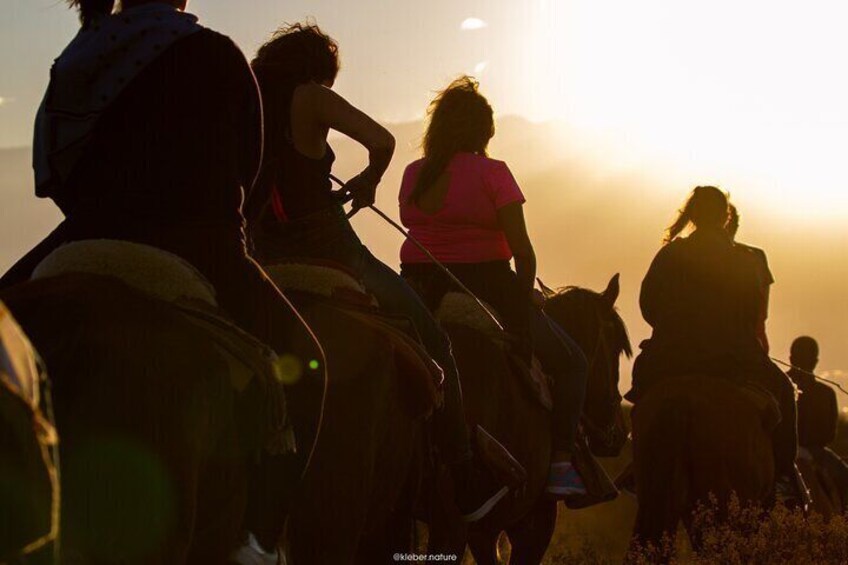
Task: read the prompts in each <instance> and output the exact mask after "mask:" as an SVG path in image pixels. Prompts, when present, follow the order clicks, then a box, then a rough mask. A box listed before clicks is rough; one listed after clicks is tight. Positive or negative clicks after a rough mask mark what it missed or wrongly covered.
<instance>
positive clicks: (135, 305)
mask: <svg viewBox="0 0 848 565" xmlns="http://www.w3.org/2000/svg"><path fill="white" fill-rule="evenodd" d="M151 273H153V274H155V276H151ZM0 298H2V300H3V301H4V302H5V303H6V305H7V306H8V308H9V310H10V311H11V312H12V313H13V314H14V315H15V317H16V319H17V320H18V321H19V323H20V324H21V326H22V328H23V329H24V331H25V332H26V334H27V335H28V336H29V337H30V339H31V340H32V342H33V344H34V345H35V347H36V348H37V349H38V351H39V352H40V353H41V355H42V356H43V358H44V361H45V363H46V366H47V367H48V369H49V371H50V374H51V379H52V382H53V390H54V406H55V421H56V426H57V429H58V433H59V436H60V438H61V442H60V450H59V451H60V456H61V461H62V474H61V492H62V507H61V523H62V529H61V536H60V538H61V539H60V542H61V555H62V559H63V560H64V561H68V562H70V561H74V562H76V561H77V560H78V561H80V562H97V563H104V564H108V563H140V562H144V563H162V564H164V563H168V564H173V563H177V564H179V563H187V562H190V563H226V562H228V561H229V557H230V555H231V554H232V553H233V552H234V551H236V550H237V549H238V548H239V547H240V546H241V545H242V544H243V543H244V536H245V533H244V524H243V522H244V515H245V506H246V502H247V484H248V471H249V466H250V465H251V461H253V458H254V457H256V455H257V454H258V453H260V452H261V451H262V450H263V449H264V447H265V445H266V443H268V442H271V441H272V440H278V439H280V438H279V437H278V435H277V432H276V431H277V430H280V429H281V428H282V426H281V423H282V420H281V417H282V415H283V409H284V406H283V404H282V396H281V391H280V392H279V393H278V392H276V391H277V390H278V385H277V383H276V381H275V380H274V376H273V371H274V368H275V365H274V363H273V354H272V353H271V352H270V350H267V349H266V348H265V347H264V346H263V345H262V344H260V343H258V342H256V341H255V340H253V339H252V338H251V337H250V336H247V335H246V334H244V333H243V332H239V331H238V330H236V329H235V328H234V327H232V325H231V324H230V323H229V322H228V321H227V320H226V319H225V318H223V317H222V315H221V313H220V312H219V311H218V310H217V308H216V306H215V299H214V291H213V290H212V289H211V286H210V285H209V284H208V282H206V281H205V279H203V277H202V276H201V275H200V274H199V273H197V272H196V271H195V270H194V269H193V267H191V266H190V265H188V264H187V263H185V262H184V261H182V259H180V258H178V257H176V256H173V255H171V254H169V253H166V252H164V251H160V250H157V249H154V248H150V247H147V246H143V245H139V244H134V243H129V242H117V241H106V240H97V241H82V242H75V243H70V244H66V245H64V246H62V247H60V248H58V249H57V250H56V251H54V252H53V253H52V254H51V255H49V256H48V257H47V258H46V259H45V260H44V261H42V263H41V264H40V265H39V266H38V268H36V270H35V274H34V275H33V279H32V280H30V281H28V282H24V283H21V284H18V285H16V286H12V287H9V288H6V289H3V290H2V292H0ZM280 446H281V448H284V447H285V442H284V441H283V442H282V443H281V444H280Z"/></svg>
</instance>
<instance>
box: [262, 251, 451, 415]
mask: <svg viewBox="0 0 848 565" xmlns="http://www.w3.org/2000/svg"><path fill="white" fill-rule="evenodd" d="M264 269H265V271H266V272H267V273H268V275H269V276H270V277H271V280H272V281H274V284H276V285H277V286H278V287H279V288H280V289H281V290H284V291H286V292H289V293H291V292H296V293H300V294H302V295H304V296H306V297H308V298H313V299H314V298H317V299H319V300H324V301H327V302H329V303H330V305H331V307H332V308H338V309H340V310H342V311H344V313H345V314H346V315H348V316H351V317H353V318H355V319H356V320H357V321H358V322H359V323H361V324H363V325H365V326H367V327H368V328H370V329H371V330H374V331H376V332H377V333H378V334H380V335H381V336H382V337H383V339H384V340H385V342H386V344H387V346H389V347H391V348H392V351H393V354H394V363H395V367H396V368H397V370H398V374H400V375H402V376H403V377H404V378H405V383H406V386H404V387H402V389H401V390H402V393H403V394H404V399H405V403H406V405H407V406H408V407H409V409H410V411H411V412H412V414H413V415H414V416H419V415H428V414H430V413H431V412H432V410H433V409H435V408H436V407H437V406H439V405H441V402H442V395H441V384H442V380H443V378H444V375H443V374H442V370H441V368H440V367H439V366H438V365H437V364H436V363H435V362H434V361H433V360H432V359H431V358H430V355H429V354H428V353H427V352H426V351H425V350H424V348H423V346H422V345H421V342H420V340H419V339H418V335H417V334H416V332H415V329H414V328H413V327H412V324H411V323H410V322H409V321H408V320H407V319H406V318H398V317H395V316H390V315H388V314H385V313H382V312H380V311H379V303H378V301H377V300H376V298H375V297H374V296H373V295H371V294H370V293H369V292H368V290H367V289H366V288H365V286H364V285H363V284H362V283H361V282H360V281H359V280H358V279H357V277H356V275H355V274H354V273H352V272H351V271H350V270H348V269H347V268H345V267H344V266H343V265H340V264H338V263H334V262H331V261H322V260H315V259H296V260H293V261H290V262H285V263H276V264H273V265H265V266H264Z"/></svg>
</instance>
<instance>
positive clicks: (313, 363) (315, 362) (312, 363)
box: [309, 359, 321, 371]
mask: <svg viewBox="0 0 848 565" xmlns="http://www.w3.org/2000/svg"><path fill="white" fill-rule="evenodd" d="M320 366H321V363H319V362H318V360H317V359H313V360H312V361H310V362H309V368H310V369H312V370H313V371H317V370H318V367H320Z"/></svg>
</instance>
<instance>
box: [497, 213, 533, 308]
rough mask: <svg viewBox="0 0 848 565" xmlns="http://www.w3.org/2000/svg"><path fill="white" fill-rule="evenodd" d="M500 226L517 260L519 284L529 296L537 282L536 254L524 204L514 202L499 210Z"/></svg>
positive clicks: (516, 269)
mask: <svg viewBox="0 0 848 565" xmlns="http://www.w3.org/2000/svg"><path fill="white" fill-rule="evenodd" d="M498 224H499V225H500V228H501V229H502V230H503V232H504V234H505V235H506V241H507V243H509V248H510V249H511V250H512V255H513V257H514V258H515V272H516V274H517V275H518V282H519V284H520V285H521V288H522V289H523V290H525V291H527V294H528V295H529V294H530V292H531V291H532V290H533V285H534V283H535V281H536V253H535V251H534V250H533V244H532V243H531V242H530V235H529V234H528V233H527V224H526V222H525V221H524V207H523V205H522V203H521V202H513V203H511V204H507V205H506V206H503V207H502V208H500V209H498Z"/></svg>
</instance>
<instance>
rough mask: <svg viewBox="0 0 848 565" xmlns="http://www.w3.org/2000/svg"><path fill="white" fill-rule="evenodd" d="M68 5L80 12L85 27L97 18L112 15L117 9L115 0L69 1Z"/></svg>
mask: <svg viewBox="0 0 848 565" xmlns="http://www.w3.org/2000/svg"><path fill="white" fill-rule="evenodd" d="M68 3H69V4H70V5H71V7H73V8H76V9H77V10H79V14H80V21H81V22H82V25H83V26H85V25H86V24H88V22H90V21H91V19H92V18H94V17H95V16H99V15H108V14H111V13H112V10H114V9H115V0H68Z"/></svg>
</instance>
